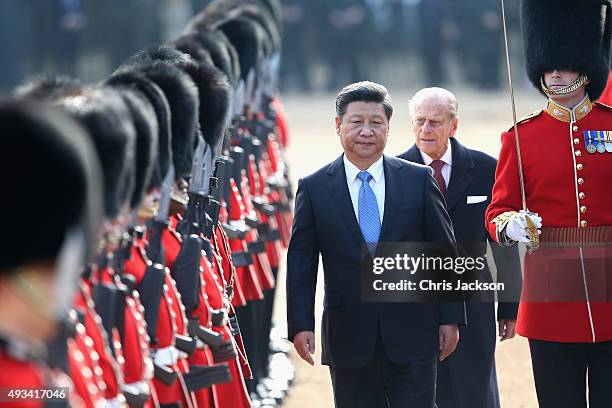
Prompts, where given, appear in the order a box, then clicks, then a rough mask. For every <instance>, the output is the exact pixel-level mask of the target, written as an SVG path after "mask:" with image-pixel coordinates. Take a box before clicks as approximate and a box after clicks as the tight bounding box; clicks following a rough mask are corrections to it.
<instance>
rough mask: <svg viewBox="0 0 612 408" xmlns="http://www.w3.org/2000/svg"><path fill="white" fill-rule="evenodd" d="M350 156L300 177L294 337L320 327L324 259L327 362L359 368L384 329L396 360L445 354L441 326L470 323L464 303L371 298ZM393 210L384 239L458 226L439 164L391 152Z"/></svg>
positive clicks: (388, 211)
mask: <svg viewBox="0 0 612 408" xmlns="http://www.w3.org/2000/svg"><path fill="white" fill-rule="evenodd" d="M342 157H343V156H340V157H339V158H338V159H336V160H335V161H334V162H332V163H331V164H329V165H327V166H325V167H323V168H321V169H320V170H318V171H316V172H315V173H314V174H312V175H309V176H307V177H305V178H303V179H302V180H300V182H299V185H298V191H297V196H296V201H295V217H294V221H293V231H292V236H291V241H290V243H289V249H288V253H287V319H288V325H289V339H290V340H293V338H294V336H295V335H296V334H297V333H298V332H301V331H304V330H308V331H314V326H315V317H314V300H315V288H316V281H317V270H318V265H319V254H320V255H321V259H322V261H323V271H324V278H325V300H324V310H323V321H322V363H323V364H326V365H331V366H336V367H343V368H357V367H362V366H365V365H366V364H367V363H368V362H370V360H371V358H372V355H373V352H374V350H375V345H376V341H377V336H378V333H379V332H380V334H381V337H382V341H383V344H384V347H385V350H386V352H387V355H388V356H389V358H390V359H391V360H392V361H394V362H396V363H405V362H410V361H416V360H422V359H426V358H431V357H433V356H435V355H436V354H437V353H438V327H439V325H441V324H452V323H457V324H464V323H465V307H464V305H463V304H457V303H452V304H449V303H440V304H438V303H433V302H432V303H364V302H362V300H361V288H360V284H361V279H360V278H361V277H360V274H361V261H362V259H361V248H362V244H364V241H363V237H362V234H361V230H360V229H359V224H358V221H357V219H356V217H355V212H354V209H353V205H352V203H351V198H350V194H349V190H348V186H347V182H346V173H345V170H344V162H343V158H342ZM383 166H384V174H385V208H384V217H383V221H382V227H381V233H380V239H379V242H453V241H454V236H453V230H452V227H451V224H450V219H449V216H448V214H447V212H446V210H445V209H444V202H443V197H442V194H441V193H440V190H438V188H437V185H436V183H435V180H434V179H433V177H432V172H431V169H428V168H427V167H425V166H420V165H415V164H410V163H407V162H406V161H404V160H400V159H397V158H393V157H389V156H384V159H383Z"/></svg>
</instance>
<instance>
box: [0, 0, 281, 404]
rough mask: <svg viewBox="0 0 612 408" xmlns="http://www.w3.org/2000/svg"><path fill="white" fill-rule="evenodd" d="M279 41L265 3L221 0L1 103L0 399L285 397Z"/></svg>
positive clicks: (227, 400)
mask: <svg viewBox="0 0 612 408" xmlns="http://www.w3.org/2000/svg"><path fill="white" fill-rule="evenodd" d="M280 38H281V25H280V19H279V15H278V4H277V3H276V2H275V1H260V0H249V1H237V0H218V1H214V2H212V3H211V4H210V5H209V6H208V7H207V8H205V9H204V10H202V11H201V12H200V13H199V14H197V15H196V16H195V17H194V18H193V19H192V20H191V22H190V24H189V25H188V27H187V28H186V30H185V33H184V34H183V35H182V36H181V37H180V38H178V39H176V40H175V41H173V42H171V43H169V44H165V45H161V46H154V47H150V48H147V49H145V50H143V51H141V52H139V53H137V54H136V55H134V56H133V57H131V58H129V59H128V60H127V61H125V62H124V63H123V64H122V65H121V66H119V67H118V68H117V69H116V70H115V72H114V73H113V74H112V75H111V76H110V77H109V78H108V79H106V80H105V81H103V82H102V83H99V84H95V85H81V84H80V83H79V82H78V81H76V80H73V79H68V78H63V77H53V78H45V79H41V80H35V81H32V82H30V83H27V84H25V85H23V86H21V87H19V88H18V89H17V90H16V95H15V97H13V98H12V99H9V100H5V101H3V102H2V103H1V105H0V117H1V118H2V129H3V132H2V133H3V137H2V142H1V143H2V145H1V146H2V148H1V149H0V151H2V152H3V159H2V164H3V166H2V167H3V171H2V173H3V175H4V176H3V177H5V178H6V179H5V180H4V181H3V184H2V185H3V186H5V188H6V189H8V190H10V191H11V194H14V195H15V197H16V198H15V199H14V200H13V199H11V200H3V202H4V204H3V205H4V207H3V208H4V213H5V214H6V215H7V218H9V221H8V225H7V228H8V230H10V231H13V232H14V235H12V236H11V239H10V240H9V241H8V242H7V244H6V245H4V246H3V248H4V250H6V252H5V251H4V250H3V252H4V253H3V255H2V257H1V258H2V260H1V264H0V271H2V273H1V274H0V293H1V295H0V310H2V312H0V366H2V370H0V388H1V389H2V390H3V393H4V394H6V395H2V401H5V402H8V403H9V405H10V403H11V402H12V401H13V402H15V403H16V404H17V402H16V401H14V400H12V398H17V399H20V400H21V403H23V402H24V401H27V402H26V405H25V406H33V407H34V406H43V401H42V400H40V399H37V398H36V396H35V395H32V394H31V391H32V390H41V389H45V388H49V387H53V386H55V387H61V386H63V387H68V388H67V390H68V391H67V392H68V394H67V395H66V394H65V392H66V391H65V390H64V394H62V395H52V397H53V398H54V399H55V402H57V400H58V399H59V400H62V401H64V403H68V404H69V405H70V406H77V407H78V406H84V407H99V406H131V407H194V408H195V407H232V408H234V407H250V406H252V405H261V404H262V403H263V404H264V405H265V406H274V405H275V404H276V403H277V402H279V401H280V400H281V399H282V397H283V395H284V392H286V390H287V388H288V382H289V381H290V380H291V372H290V365H289V363H288V360H286V358H285V359H283V358H281V357H282V355H280V356H278V358H277V359H276V360H273V361H275V362H276V364H277V366H279V367H280V368H281V370H280V371H279V370H277V371H271V370H270V369H269V361H270V360H269V353H270V342H269V338H270V331H271V315H272V307H273V297H274V286H275V279H276V276H277V273H278V268H279V259H280V256H281V253H282V251H283V248H284V247H286V245H287V242H288V239H289V233H290V231H289V229H290V224H291V215H290V206H289V200H290V198H291V194H290V188H289V184H288V182H287V168H286V166H285V163H284V161H283V148H284V146H285V145H286V143H287V127H286V122H285V120H284V118H283V114H282V107H281V105H280V103H279V100H278V97H277V93H276V91H275V89H276V88H275V81H276V77H277V71H278V64H279V63H278V61H279V52H280ZM8 190H7V191H8ZM43 203H44V204H43ZM58 327H59V328H61V330H58ZM279 372H283V373H284V375H282V376H280V375H279ZM264 380H265V381H264ZM17 389H22V390H30V394H27V393H25V394H18V395H15V392H10V395H8V394H9V391H8V390H17ZM47 397H48V396H47ZM62 397H63V398H62ZM24 398H25V399H24ZM19 406H23V405H19Z"/></svg>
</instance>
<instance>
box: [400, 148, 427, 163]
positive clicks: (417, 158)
mask: <svg viewBox="0 0 612 408" xmlns="http://www.w3.org/2000/svg"><path fill="white" fill-rule="evenodd" d="M397 157H399V158H400V159H404V160H407V161H409V162H412V163H418V164H425V163H423V156H421V152H420V151H419V149H418V148H417V147H416V145H412V147H411V148H410V149H408V150H407V151H405V152H404V153H402V154H400V155H399V156H397Z"/></svg>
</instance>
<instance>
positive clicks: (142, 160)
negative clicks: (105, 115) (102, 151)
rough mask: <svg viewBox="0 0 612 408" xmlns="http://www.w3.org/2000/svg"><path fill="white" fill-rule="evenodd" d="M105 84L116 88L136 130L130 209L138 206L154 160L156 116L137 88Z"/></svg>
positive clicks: (155, 151)
mask: <svg viewBox="0 0 612 408" xmlns="http://www.w3.org/2000/svg"><path fill="white" fill-rule="evenodd" d="M107 85H108V86H110V87H112V88H113V89H116V90H117V91H118V92H119V94H120V95H121V97H122V98H123V101H124V102H125V104H126V106H127V108H128V109H129V111H130V114H131V116H132V123H133V124H134V129H135V130H136V161H135V164H134V165H135V183H134V192H133V194H132V198H131V200H130V207H131V208H132V209H134V208H138V207H139V206H140V203H141V201H142V199H143V198H144V196H145V194H146V191H147V189H148V187H149V183H150V180H151V174H152V173H153V167H154V161H155V159H156V156H157V150H158V147H157V134H158V126H157V116H156V115H155V110H154V109H153V106H152V105H151V103H150V102H149V100H148V98H147V97H146V96H145V94H144V93H142V92H140V91H139V90H138V88H136V87H131V86H127V85H123V84H118V85H115V84H113V83H112V80H109V81H107Z"/></svg>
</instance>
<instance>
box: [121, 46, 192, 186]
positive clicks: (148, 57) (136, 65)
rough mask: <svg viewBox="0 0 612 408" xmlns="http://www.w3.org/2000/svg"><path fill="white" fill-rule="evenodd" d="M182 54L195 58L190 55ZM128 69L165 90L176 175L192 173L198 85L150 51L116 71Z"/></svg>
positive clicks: (133, 58) (182, 175)
mask: <svg viewBox="0 0 612 408" xmlns="http://www.w3.org/2000/svg"><path fill="white" fill-rule="evenodd" d="M166 48H168V49H169V50H172V49H171V48H169V47H166ZM174 51H176V50H174ZM162 53H165V50H162ZM182 55H183V56H184V58H187V60H191V59H190V58H189V57H188V56H187V55H186V54H182ZM182 58H183V57H181V59H182ZM124 72H139V73H141V74H143V75H145V76H146V77H147V78H148V79H150V80H151V81H153V82H154V83H155V84H156V85H158V86H159V87H160V88H161V90H162V91H163V92H164V95H165V96H166V99H167V100H168V105H169V106H170V116H171V127H172V139H171V140H172V142H171V146H172V161H173V163H174V169H175V172H176V176H177V177H187V176H189V174H190V173H191V165H192V161H193V142H194V137H195V134H196V131H197V129H198V110H199V100H198V89H197V87H196V85H195V84H194V83H193V81H192V80H191V78H190V77H189V75H187V74H186V73H185V72H183V71H182V70H181V69H180V68H178V67H176V66H175V65H174V64H173V63H171V62H168V61H166V60H156V59H154V58H152V54H150V53H148V50H144V51H142V52H140V53H139V54H137V55H135V56H134V57H132V58H130V59H129V60H128V61H126V62H125V63H124V64H123V65H121V66H120V67H119V69H118V70H117V71H116V72H115V74H119V73H124Z"/></svg>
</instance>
